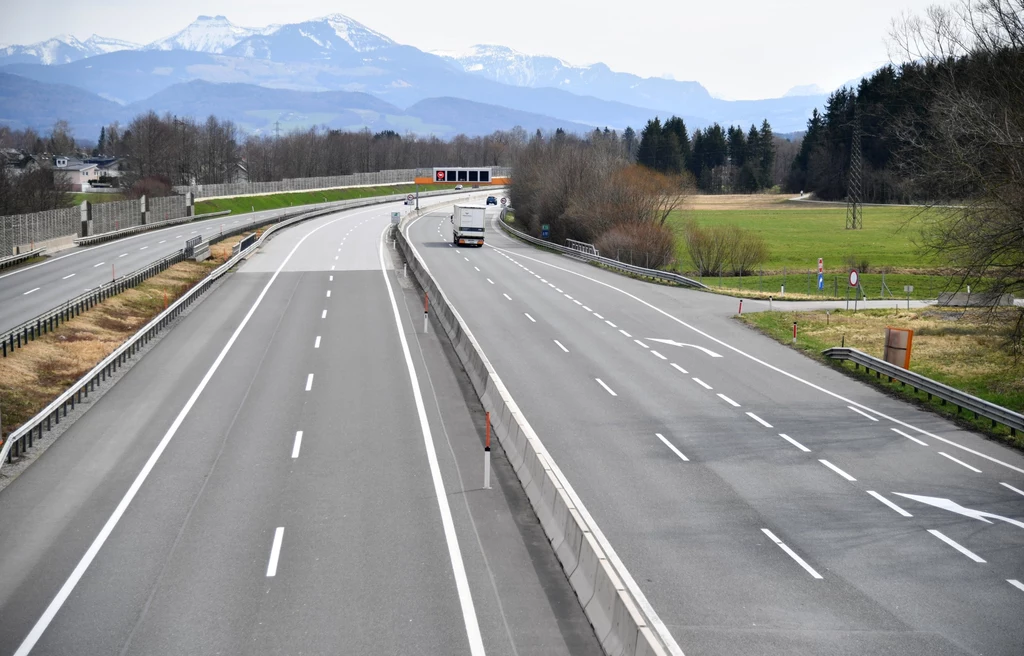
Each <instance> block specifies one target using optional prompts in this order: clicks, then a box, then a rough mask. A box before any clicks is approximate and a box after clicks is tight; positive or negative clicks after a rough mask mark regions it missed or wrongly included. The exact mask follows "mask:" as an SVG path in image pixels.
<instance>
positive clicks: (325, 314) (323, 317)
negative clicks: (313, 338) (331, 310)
mask: <svg viewBox="0 0 1024 656" xmlns="http://www.w3.org/2000/svg"><path fill="white" fill-rule="evenodd" d="M320 318H321V319H326V318H327V310H324V311H323V314H321V315H320Z"/></svg>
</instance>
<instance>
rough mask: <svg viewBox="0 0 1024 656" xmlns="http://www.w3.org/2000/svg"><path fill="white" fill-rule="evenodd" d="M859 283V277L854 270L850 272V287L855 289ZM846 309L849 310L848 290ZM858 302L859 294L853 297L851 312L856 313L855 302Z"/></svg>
mask: <svg viewBox="0 0 1024 656" xmlns="http://www.w3.org/2000/svg"><path fill="white" fill-rule="evenodd" d="M859 283H860V275H858V274H857V270H856V269H852V270H851V271H850V287H852V288H853V289H857V285H858V284H859ZM846 293H847V299H846V308H847V309H849V308H850V299H849V293H850V292H849V290H847V292H846ZM858 300H860V294H859V293H858V294H854V295H853V311H854V312H856V311H857V301H858Z"/></svg>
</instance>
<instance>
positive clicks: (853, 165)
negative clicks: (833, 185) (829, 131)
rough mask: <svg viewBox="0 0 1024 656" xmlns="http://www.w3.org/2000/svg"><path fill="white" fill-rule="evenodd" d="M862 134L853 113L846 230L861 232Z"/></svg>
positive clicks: (862, 209) (862, 223) (855, 111)
mask: <svg viewBox="0 0 1024 656" xmlns="http://www.w3.org/2000/svg"><path fill="white" fill-rule="evenodd" d="M860 142H861V134H860V116H859V115H858V112H857V110H856V108H854V111H853V140H852V142H851V143H850V171H849V179H848V181H847V186H846V229H847V230H860V229H861V228H863V227H864V214H863V212H864V208H863V207H861V201H860V180H861V175H860V174H861V161H860V159H861V157H860V156H861V143H860Z"/></svg>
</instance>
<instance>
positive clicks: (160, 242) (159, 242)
mask: <svg viewBox="0 0 1024 656" xmlns="http://www.w3.org/2000/svg"><path fill="white" fill-rule="evenodd" d="M165 241H167V240H166V239H164V240H163V241H158V242H157V244H162V243H164V242H165Z"/></svg>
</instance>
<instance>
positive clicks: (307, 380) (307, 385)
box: [306, 374, 313, 392]
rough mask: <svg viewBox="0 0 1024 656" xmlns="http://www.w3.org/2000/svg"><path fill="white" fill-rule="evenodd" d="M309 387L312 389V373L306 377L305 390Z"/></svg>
mask: <svg viewBox="0 0 1024 656" xmlns="http://www.w3.org/2000/svg"><path fill="white" fill-rule="evenodd" d="M311 389H313V374H309V377H307V378H306V391H307V392H308V391H309V390H311Z"/></svg>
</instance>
